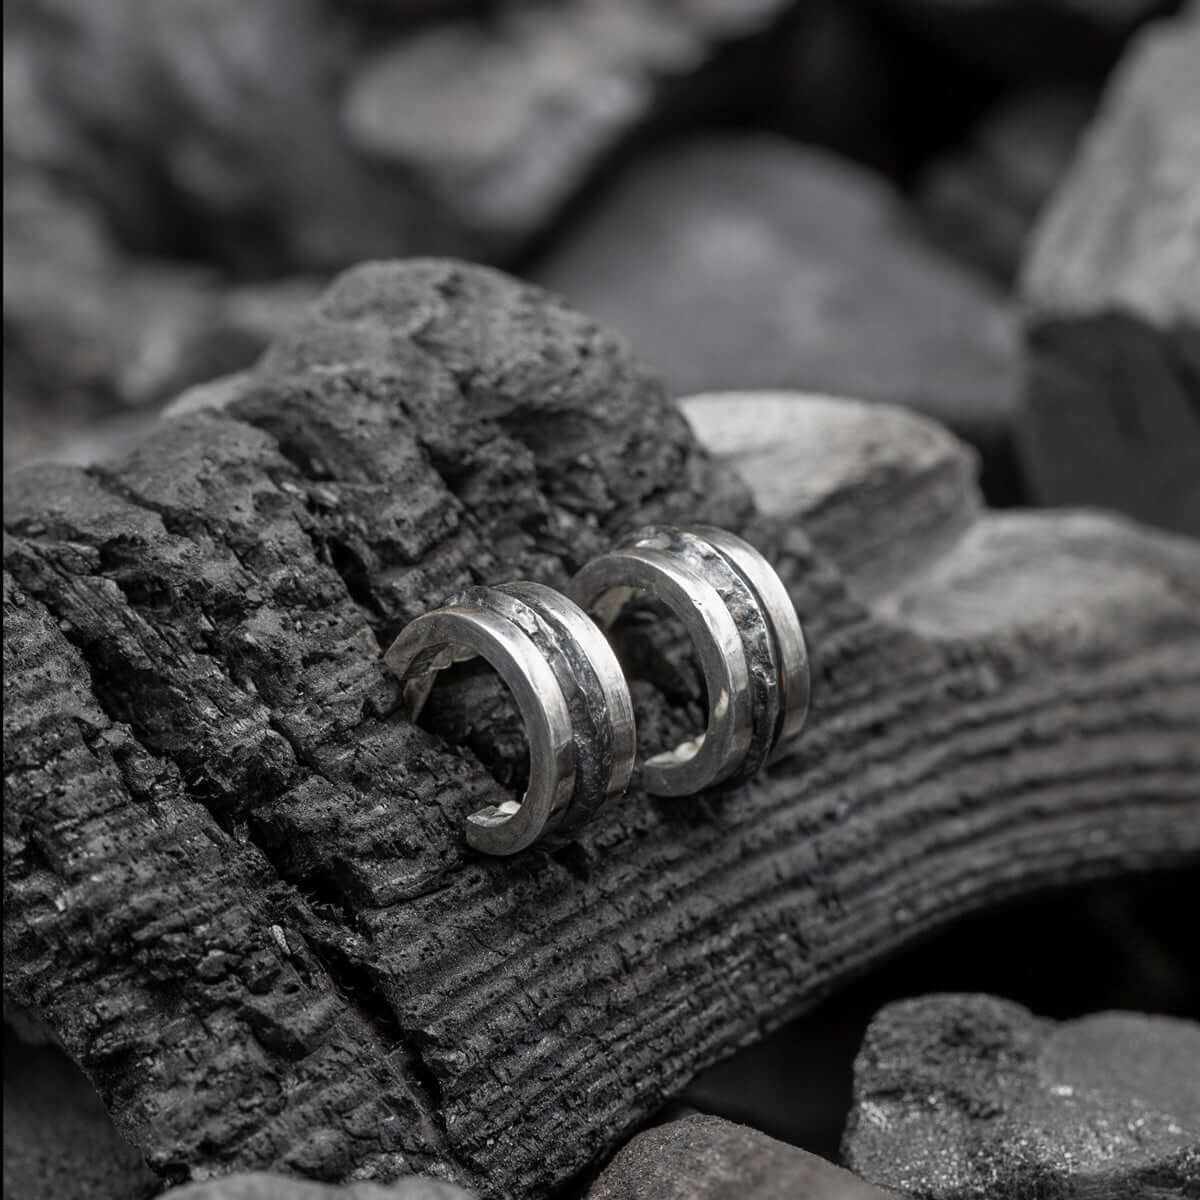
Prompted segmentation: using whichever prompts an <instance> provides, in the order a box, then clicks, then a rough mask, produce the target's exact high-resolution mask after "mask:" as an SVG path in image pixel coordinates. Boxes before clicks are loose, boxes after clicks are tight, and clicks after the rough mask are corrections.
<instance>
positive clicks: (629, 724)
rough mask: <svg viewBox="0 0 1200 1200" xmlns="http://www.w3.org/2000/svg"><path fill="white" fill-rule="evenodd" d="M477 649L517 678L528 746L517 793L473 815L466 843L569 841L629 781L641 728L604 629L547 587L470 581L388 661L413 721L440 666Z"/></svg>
mask: <svg viewBox="0 0 1200 1200" xmlns="http://www.w3.org/2000/svg"><path fill="white" fill-rule="evenodd" d="M476 655H480V656H482V657H483V658H484V659H486V660H487V662H488V663H490V664H491V665H492V666H493V667H494V668H495V670H496V671H497V673H498V674H499V675H500V678H501V679H502V680H503V681H504V682H505V684H507V685H508V688H509V690H510V691H511V692H512V694H513V697H514V699H515V700H516V703H517V708H518V710H519V711H520V714H521V717H522V719H523V721H524V723H525V732H526V737H527V738H528V741H529V787H528V788H527V790H526V792H525V795H524V796H523V797H522V798H521V799H520V800H511V801H507V802H505V803H504V804H500V805H489V806H488V807H486V808H482V809H480V810H479V811H478V812H475V813H472V814H471V815H470V816H468V817H467V842H468V843H469V844H470V845H471V846H473V847H474V848H475V849H477V850H482V851H484V852H486V853H488V854H515V853H517V851H519V850H523V849H525V848H526V847H527V846H530V845H532V844H533V843H534V842H535V841H537V840H538V839H539V838H541V837H545V836H547V835H550V834H554V835H555V836H556V837H570V836H571V835H572V834H574V833H576V832H578V830H579V829H580V828H581V827H582V826H583V824H584V823H585V822H587V821H588V820H589V819H590V818H591V817H592V816H593V815H595V813H596V812H597V811H598V810H599V809H600V808H601V807H602V806H603V805H604V804H605V803H607V802H608V801H609V800H611V799H613V798H614V797H616V796H619V795H620V794H621V793H622V792H623V791H624V790H625V788H626V787H627V786H628V784H629V778H630V774H631V773H632V771H633V761H634V753H635V744H634V742H635V733H634V720H633V704H632V702H631V701H630V698H629V688H628V686H627V684H626V682H625V676H624V674H623V672H622V670H621V666H620V663H618V662H617V658H616V655H615V654H614V653H613V651H612V648H611V647H610V646H609V644H608V641H607V640H606V639H605V637H604V635H603V633H601V632H600V630H599V629H597V628H596V626H595V625H594V624H593V623H592V621H591V620H590V619H589V618H588V616H587V615H586V614H585V613H584V612H583V611H582V610H581V609H579V608H578V607H576V605H575V604H573V603H572V602H571V601H570V600H568V599H567V598H566V597H565V596H563V595H560V594H559V593H558V592H556V591H554V590H553V589H552V588H548V587H545V586H543V585H542V584H539V583H529V582H524V581H521V582H516V583H506V584H501V585H500V586H499V587H475V588H469V589H468V590H467V591H465V592H463V593H462V594H461V595H460V596H457V597H455V599H454V600H452V601H451V602H450V603H448V604H446V605H444V606H443V607H441V608H438V609H435V610H434V611H433V612H428V613H425V614H424V615H423V616H420V617H417V618H416V620H414V621H411V622H410V623H409V624H408V625H407V626H406V627H405V628H404V629H403V630H402V631H401V633H400V635H399V637H397V638H396V640H395V641H394V642H393V643H392V645H391V648H390V649H389V650H388V652H387V653H386V654H385V655H384V661H385V662H386V663H387V665H388V666H389V667H390V668H391V669H392V670H393V671H394V672H395V673H396V675H397V676H398V677H399V678H400V680H401V682H402V683H403V685H404V686H403V697H404V707H405V710H406V714H407V716H408V717H409V719H410V720H416V718H417V717H418V716H419V715H420V712H421V709H422V708H423V707H424V705H425V701H426V699H427V698H428V696H429V693H430V690H431V689H432V687H433V683H434V680H435V678H436V676H437V673H438V672H439V671H441V670H442V669H443V668H445V667H448V666H450V664H451V663H455V662H462V661H464V660H466V659H469V658H474V657H475V656H476Z"/></svg>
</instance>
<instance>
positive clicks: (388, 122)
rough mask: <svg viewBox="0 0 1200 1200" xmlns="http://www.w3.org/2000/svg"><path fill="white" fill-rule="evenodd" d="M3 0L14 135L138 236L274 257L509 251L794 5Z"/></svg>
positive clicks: (762, 1)
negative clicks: (14, 86) (422, 13)
mask: <svg viewBox="0 0 1200 1200" xmlns="http://www.w3.org/2000/svg"><path fill="white" fill-rule="evenodd" d="M10 7H11V9H12V14H11V16H10V15H9V14H8V10H6V25H7V26H8V27H9V29H10V30H11V33H12V37H13V44H12V50H11V52H10V53H9V54H8V55H7V57H8V58H9V59H10V60H11V63H12V65H13V69H14V71H15V74H16V77H17V82H18V84H19V85H20V91H19V95H18V93H17V92H16V91H14V96H16V97H17V103H18V107H20V108H22V109H23V110H28V111H29V112H33V111H34V110H35V108H36V112H37V113H38V114H39V116H38V118H37V120H36V121H35V120H34V119H32V118H27V117H25V116H21V117H20V118H19V119H18V118H14V121H13V123H12V124H13V132H14V136H16V137H18V138H19V139H20V140H21V141H22V144H23V145H26V146H28V147H29V148H31V149H33V150H36V152H37V154H38V156H39V160H40V161H43V162H45V163H47V164H48V165H53V166H54V167H55V169H58V170H61V171H63V172H64V173H65V175H66V177H67V178H69V179H71V180H73V181H75V182H76V183H77V184H78V185H79V186H80V187H81V189H82V190H83V191H84V192H85V193H86V194H88V195H89V196H92V197H93V198H95V199H96V200H97V201H98V202H99V203H100V204H101V206H102V207H103V208H104V210H105V211H106V212H107V213H109V214H110V216H111V217H112V218H113V220H114V222H115V224H116V225H117V227H118V229H119V231H120V233H121V236H122V239H123V240H124V241H125V242H126V243H127V244H129V245H131V246H135V247H139V248H146V247H149V248H153V249H154V250H156V251H158V252H161V253H172V252H177V251H179V250H184V251H186V252H187V253H188V254H192V255H196V254H198V255H203V256H205V257H207V258H209V259H211V260H217V261H221V262H223V263H226V264H232V265H234V266H235V267H237V268H239V269H242V270H248V271H254V272H275V273H283V272H290V271H295V270H301V271H308V270H316V271H326V270H331V269H338V268H342V267H345V266H347V265H349V264H351V263H354V262H357V261H360V260H363V259H370V258H382V257H387V256H390V255H395V254H403V253H413V252H420V253H460V254H470V255H472V256H473V257H487V258H489V259H490V258H496V259H507V258H511V257H512V255H513V254H514V253H515V252H517V251H518V250H519V249H520V248H521V247H522V246H523V245H524V243H526V242H527V241H529V240H530V239H531V238H533V237H535V236H536V235H539V234H541V233H542V232H543V231H544V229H545V227H546V226H547V225H548V224H549V223H550V222H552V220H553V219H554V218H555V216H556V215H557V214H558V212H559V210H560V208H561V207H562V205H563V204H564V203H565V202H566V201H567V200H568V199H569V198H570V197H571V196H572V195H573V194H574V193H575V192H576V191H577V190H578V188H579V187H580V185H581V184H582V183H583V182H584V181H585V180H587V179H588V178H589V177H590V176H591V174H592V173H593V171H594V170H595V168H596V167H597V166H598V165H599V164H600V163H602V162H604V161H605V160H606V159H607V158H608V157H609V156H610V155H611V154H612V153H613V152H614V151H616V150H618V149H619V148H621V147H622V146H624V145H625V144H626V143H627V142H628V141H629V140H630V139H631V138H633V137H635V136H636V135H638V134H639V133H640V132H641V131H642V130H643V129H644V128H645V127H646V126H647V125H648V124H651V123H654V122H657V121H659V120H674V119H678V118H679V117H680V116H682V115H683V114H693V113H695V112H697V111H698V110H702V109H705V108H709V107H713V106H719V105H720V103H721V98H723V97H727V96H729V95H730V94H732V93H735V92H736V91H737V89H738V87H739V86H740V82H739V81H741V80H744V79H745V78H746V77H747V76H748V75H749V74H750V73H751V66H752V65H751V64H750V63H749V61H746V62H745V63H742V62H741V59H740V58H739V56H738V52H739V50H740V48H741V47H743V46H744V45H745V44H746V43H748V42H751V41H753V40H754V39H755V38H756V37H759V36H761V35H763V34H764V33H765V31H767V30H768V29H770V28H771V27H772V25H773V24H774V23H776V22H777V21H778V19H779V18H780V16H781V14H782V13H783V12H784V11H785V10H786V9H787V8H788V7H789V4H788V0H753V2H752V3H750V2H746V0H720V2H718V3H705V4H702V5H693V4H688V5H656V4H647V3H645V2H644V0H605V2H604V3H599V4H598V3H595V2H594V0H567V2H565V3H550V2H543V3H535V4H527V3H519V4H513V3H503V4H498V5H489V6H487V7H488V11H487V12H484V13H480V12H478V9H479V8H481V7H483V6H479V5H474V6H472V7H473V8H474V9H475V10H476V11H475V12H474V13H473V14H466V13H461V12H458V11H456V10H457V9H461V8H463V7H465V5H463V4H461V3H459V4H456V5H451V6H449V8H448V6H446V5H439V6H437V8H438V15H439V16H442V17H443V18H447V19H443V20H441V21H438V22H423V23H419V24H417V25H415V26H414V25H413V23H412V21H411V20H410V19H408V18H410V17H411V16H412V15H413V11H414V10H416V9H420V8H424V9H426V10H431V8H432V6H431V5H430V4H429V2H428V0H422V3H420V4H407V3H406V4H404V5H402V6H397V5H390V4H388V3H386V2H385V0H362V2H360V3H356V4H345V5H335V4H329V3H326V2H325V0H253V2H246V0H200V2H199V3H197V2H196V0H191V2H189V3H181V2H179V0H122V2H121V3H118V4H111V3H110V4H100V5H97V4H93V3H91V2H90V0H25V3H23V4H21V5H20V6H17V5H13V6H10ZM396 7H402V8H403V9H404V11H403V12H402V13H400V14H397V13H396V12H395V11H394V9H395V8H396ZM430 15H432V13H430ZM727 52H728V53H727ZM730 54H732V55H733V57H734V58H735V59H737V61H733V62H731V63H727V62H726V59H727V58H728V57H729V55H730ZM8 107H9V105H8V101H7V99H6V109H7V108H8ZM6 142H7V138H6ZM181 243H182V244H181Z"/></svg>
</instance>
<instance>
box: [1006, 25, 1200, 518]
mask: <svg viewBox="0 0 1200 1200" xmlns="http://www.w3.org/2000/svg"><path fill="white" fill-rule="evenodd" d="M1197 62H1200V16H1198V15H1197V13H1196V12H1195V11H1193V12H1192V15H1191V16H1190V17H1187V18H1181V19H1179V20H1178V21H1175V22H1172V23H1171V24H1169V25H1161V26H1158V27H1156V28H1155V29H1154V30H1152V31H1149V32H1147V33H1146V34H1144V35H1143V36H1142V38H1141V39H1139V41H1138V43H1137V44H1136V46H1135V47H1134V48H1133V49H1132V50H1131V51H1130V53H1129V56H1128V59H1127V60H1126V61H1124V62H1123V63H1122V66H1121V68H1120V70H1119V71H1118V72H1117V75H1116V77H1115V78H1114V79H1113V81H1112V83H1111V85H1110V86H1109V88H1108V91H1107V93H1106V95H1105V98H1104V102H1103V105H1102V108H1101V112H1100V114H1099V117H1098V118H1097V121H1096V123H1095V125H1094V127H1093V128H1092V129H1091V131H1090V132H1089V134H1088V135H1087V139H1086V142H1085V145H1084V147H1083V150H1082V152H1081V154H1080V155H1079V158H1078V160H1077V161H1076V163H1075V165H1074V167H1073V169H1072V170H1071V172H1070V174H1069V176H1068V178H1067V180H1066V182H1065V184H1064V185H1063V187H1062V189H1061V190H1060V191H1059V193H1058V194H1057V196H1056V197H1055V199H1054V202H1053V203H1052V205H1051V206H1050V208H1049V210H1048V211H1047V213H1046V215H1045V217H1044V219H1043V220H1042V221H1041V223H1040V225H1039V227H1038V230H1037V234H1036V236H1035V238H1034V241H1033V243H1032V246H1031V251H1030V255H1029V259H1028V261H1027V263H1026V265H1025V270H1024V277H1023V281H1022V291H1023V294H1024V300H1025V307H1026V310H1027V313H1028V322H1027V327H1028V337H1029V342H1030V347H1031V351H1032V363H1031V371H1030V376H1029V380H1028V386H1027V389H1026V394H1025V419H1024V422H1023V437H1022V450H1023V453H1024V460H1025V463H1026V465H1027V468H1028V473H1029V476H1030V479H1031V482H1032V485H1033V487H1034V488H1035V490H1036V492H1037V494H1038V495H1039V497H1040V498H1041V499H1042V500H1044V501H1045V502H1047V503H1051V504H1064V503H1079V502H1085V503H1092V504H1102V505H1105V506H1108V507H1112V508H1117V509H1121V510H1123V511H1125V512H1128V513H1131V514H1132V515H1134V516H1136V517H1138V518H1140V519H1141V520H1144V521H1151V522H1155V523H1157V524H1161V525H1165V526H1167V527H1168V528H1171V529H1177V530H1182V531H1185V532H1191V533H1200V119H1198V114H1200V71H1197V70H1196V64H1197Z"/></svg>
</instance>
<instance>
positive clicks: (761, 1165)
mask: <svg viewBox="0 0 1200 1200" xmlns="http://www.w3.org/2000/svg"><path fill="white" fill-rule="evenodd" d="M892 1195H893V1193H891V1192H885V1191H882V1190H880V1189H879V1188H876V1187H872V1186H871V1185H870V1184H866V1183H864V1182H863V1181H862V1180H861V1179H857V1178H855V1176H854V1175H852V1174H851V1173H850V1172H849V1171H844V1170H842V1168H841V1167H835V1166H834V1165H833V1164H832V1163H829V1162H826V1161H825V1160H824V1159H823V1158H818V1157H817V1156H816V1155H815V1154H809V1153H807V1151H804V1150H800V1149H798V1148H797V1147H796V1146H789V1145H788V1144H787V1143H786V1142H779V1141H776V1140H775V1139H774V1138H772V1137H767V1135H766V1134H765V1133H759V1132H758V1130H756V1129H749V1128H747V1127H746V1126H745V1125H736V1124H734V1123H733V1122H732V1121H725V1120H722V1119H721V1118H720V1117H707V1116H700V1115H694V1116H688V1117H684V1118H683V1119H682V1120H679V1121H671V1122H669V1123H668V1124H666V1125H659V1126H657V1127H656V1128H654V1129H649V1130H647V1131H646V1132H645V1133H641V1134H638V1136H637V1137H635V1138H634V1139H633V1141H631V1142H630V1143H629V1144H628V1145H627V1146H626V1147H625V1148H624V1149H623V1150H622V1151H621V1152H620V1153H619V1154H618V1155H617V1156H616V1158H615V1159H613V1161H612V1163H611V1164H610V1165H609V1167H608V1168H607V1170H605V1171H604V1173H603V1174H602V1175H601V1176H600V1178H599V1179H598V1180H597V1181H596V1182H595V1183H594V1184H593V1185H592V1188H591V1190H590V1191H589V1192H588V1194H587V1200H775V1198H777V1197H781V1196H787V1197H789V1198H790V1200H887V1198H888V1197H890V1196H892Z"/></svg>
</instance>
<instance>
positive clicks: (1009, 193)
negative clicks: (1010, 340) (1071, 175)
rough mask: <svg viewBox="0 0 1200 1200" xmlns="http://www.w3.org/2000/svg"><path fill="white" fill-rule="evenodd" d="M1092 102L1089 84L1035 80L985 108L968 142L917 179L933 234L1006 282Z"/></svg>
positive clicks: (1014, 272) (1013, 273)
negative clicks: (1051, 84)
mask: <svg viewBox="0 0 1200 1200" xmlns="http://www.w3.org/2000/svg"><path fill="white" fill-rule="evenodd" d="M1094 107H1095V101H1094V97H1093V95H1092V93H1091V91H1090V90H1088V89H1086V88H1083V87H1074V88H1070V87H1057V88H1047V87H1040V88H1031V89H1029V90H1027V91H1021V92H1018V93H1016V95H1015V96H1012V97H1009V98H1007V99H1006V100H1004V101H1002V102H1001V103H999V104H998V105H997V106H996V107H995V108H993V109H992V110H991V111H989V112H988V113H986V114H985V115H984V117H983V118H982V119H981V120H980V122H979V124H978V126H977V127H976V128H975V129H974V131H973V132H972V134H971V138H970V142H969V144H968V145H967V147H966V148H965V149H964V150H961V151H959V152H957V153H955V154H953V155H951V156H949V157H946V158H942V159H939V160H938V161H937V162H935V163H934V164H933V165H932V166H931V167H929V168H927V169H926V171H925V172H924V173H923V176H922V178H921V180H920V181H919V183H918V197H917V205H918V207H919V209H920V211H921V215H922V217H923V218H924V220H925V224H926V227H927V228H928V229H929V230H930V233H931V234H932V236H933V237H934V238H935V239H936V240H937V241H938V242H939V243H940V244H942V245H944V246H945V247H946V248H947V249H948V250H951V251H952V252H953V253H955V254H957V255H959V256H960V257H962V258H965V259H967V260H968V261H970V262H971V263H973V264H974V265H975V266H977V267H979V268H981V269H982V270H984V271H986V272H987V273H988V274H989V275H990V276H992V277H993V278H994V279H995V280H996V281H997V282H998V283H1000V284H1001V285H1003V286H1005V287H1008V286H1010V285H1011V284H1012V283H1013V281H1014V280H1015V279H1016V276H1017V271H1018V269H1019V267H1020V264H1021V257H1022V254H1023V252H1024V249H1025V243H1026V239H1027V238H1028V236H1029V233H1030V230H1031V229H1032V228H1033V225H1034V222H1035V221H1036V220H1037V217H1038V215H1039V214H1040V212H1041V210H1042V206H1043V205H1044V204H1045V202H1046V201H1047V200H1048V199H1049V197H1050V195H1051V193H1052V192H1053V191H1054V188H1055V187H1056V186H1057V185H1058V183H1059V182H1060V181H1061V179H1062V177H1063V175H1064V173H1065V172H1066V170H1067V167H1068V165H1069V163H1070V161H1071V156H1072V155H1073V153H1074V151H1075V146H1076V143H1077V142H1078V140H1079V135H1080V133H1081V132H1082V131H1083V128H1084V126H1085V125H1086V124H1087V121H1088V118H1089V117H1090V116H1091V114H1092V111H1093V109H1094Z"/></svg>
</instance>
